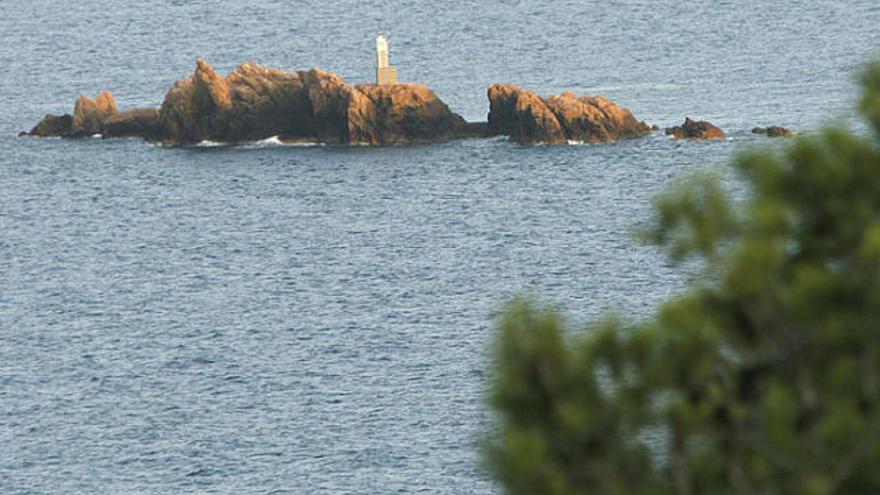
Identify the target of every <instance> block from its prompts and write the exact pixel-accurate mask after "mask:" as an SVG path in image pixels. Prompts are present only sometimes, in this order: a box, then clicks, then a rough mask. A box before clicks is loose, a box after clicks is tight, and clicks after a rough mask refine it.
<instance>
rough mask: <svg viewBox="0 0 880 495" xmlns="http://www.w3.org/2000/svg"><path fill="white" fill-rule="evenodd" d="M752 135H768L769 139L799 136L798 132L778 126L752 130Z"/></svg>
mask: <svg viewBox="0 0 880 495" xmlns="http://www.w3.org/2000/svg"><path fill="white" fill-rule="evenodd" d="M752 134H766V135H767V137H793V136H797V132H795V131H792V130H791V129H786V128H785V127H781V126H778V125H771V126H770V127H755V128H754V129H752Z"/></svg>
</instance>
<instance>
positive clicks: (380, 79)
mask: <svg viewBox="0 0 880 495" xmlns="http://www.w3.org/2000/svg"><path fill="white" fill-rule="evenodd" d="M376 84H397V67H382V68H380V69H376Z"/></svg>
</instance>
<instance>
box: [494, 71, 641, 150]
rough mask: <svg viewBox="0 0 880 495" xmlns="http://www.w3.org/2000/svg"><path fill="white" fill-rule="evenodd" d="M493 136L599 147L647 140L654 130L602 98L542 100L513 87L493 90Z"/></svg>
mask: <svg viewBox="0 0 880 495" xmlns="http://www.w3.org/2000/svg"><path fill="white" fill-rule="evenodd" d="M488 95H489V125H488V132H489V134H491V135H507V136H510V139H511V140H513V141H515V142H517V143H521V144H532V143H565V142H568V141H580V142H587V143H599V142H605V141H616V140H618V139H629V138H637V137H641V136H644V135H646V134H648V133H650V132H651V128H650V127H649V126H648V125H647V124H645V123H644V122H639V121H638V120H636V118H635V117H633V115H632V113H630V111H629V110H627V109H625V108H622V107H620V106H619V105H617V104H615V103H614V102H612V101H611V100H608V99H607V98H603V97H601V96H595V97H594V96H582V97H577V96H575V95H574V94H573V93H563V94H561V95H554V96H551V97H549V98H542V97H540V96H538V95H537V94H535V93H534V92H532V91H528V90H525V89H522V88H519V87H517V86H513V85H509V84H493V85H491V86H489V90H488Z"/></svg>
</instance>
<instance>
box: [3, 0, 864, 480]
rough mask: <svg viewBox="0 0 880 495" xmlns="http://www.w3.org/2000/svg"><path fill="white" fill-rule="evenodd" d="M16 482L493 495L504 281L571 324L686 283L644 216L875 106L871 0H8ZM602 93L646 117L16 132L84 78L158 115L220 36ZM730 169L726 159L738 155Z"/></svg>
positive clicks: (355, 69)
mask: <svg viewBox="0 0 880 495" xmlns="http://www.w3.org/2000/svg"><path fill="white" fill-rule="evenodd" d="M0 12H2V14H0V67H2V73H0V95H2V98H0V102H2V112H0V493H2V494H130V493H135V494H181V493H235V494H245V493H248V494H250V493H253V494H389V493H407V494H409V493H430V494H441V495H453V494H499V493H502V489H501V487H500V486H499V485H498V484H497V483H496V482H494V481H493V479H492V476H491V474H490V472H489V470H488V469H487V468H486V465H485V463H484V461H483V454H482V453H483V445H484V444H485V441H486V439H487V438H488V437H489V436H490V435H491V432H492V431H493V429H494V428H495V425H496V423H495V417H494V413H493V412H492V410H491V409H490V408H489V406H488V405H487V401H486V398H487V389H488V386H489V382H490V379H491V376H492V355H493V345H494V342H495V333H496V322H497V318H498V315H499V314H500V313H501V312H503V310H504V308H505V305H506V304H508V303H509V301H510V300H511V299H512V298H515V297H518V296H526V297H530V298H533V299H534V300H536V301H540V303H541V304H544V305H547V306H550V307H554V308H556V309H558V310H559V311H560V312H561V314H563V315H564V317H565V319H566V321H567V322H568V325H569V327H570V329H571V331H572V332H573V333H576V332H588V331H589V330H588V327H589V325H590V324H591V322H596V321H600V320H601V319H602V318H604V317H605V316H606V315H608V314H611V313H616V314H618V315H620V317H622V318H624V319H626V320H629V321H639V320H643V319H646V318H650V317H651V315H652V314H653V312H654V311H655V309H656V308H657V306H658V305H659V304H660V303H662V301H664V300H665V299H668V298H669V297H672V296H674V295H675V294H677V293H680V292H681V291H683V290H684V289H685V287H686V286H687V283H688V280H689V278H690V275H689V274H688V273H687V270H683V269H682V267H679V266H676V265H674V264H672V263H670V262H669V261H668V260H667V259H666V258H665V257H664V254H663V253H662V252H661V250H659V249H658V248H656V247H651V246H645V245H642V244H640V243H639V242H638V241H637V240H636V238H635V236H634V232H635V231H636V230H637V229H638V228H640V226H644V225H646V224H647V223H649V222H650V221H651V218H652V212H653V210H652V203H651V202H652V198H654V197H656V195H657V194H658V193H660V192H661V191H663V190H665V189H667V188H669V187H670V186H672V185H673V184H675V183H676V182H677V181H680V180H682V179H683V178H685V177H687V176H688V175H691V174H694V173H697V172H706V171H708V172H710V173H718V174H720V175H721V176H723V177H725V181H727V182H728V183H729V184H730V185H731V187H734V188H736V187H738V186H737V184H738V182H737V179H736V178H735V174H733V172H732V171H731V170H732V167H731V165H730V164H731V162H732V160H734V159H735V157H736V155H737V154H738V153H740V152H741V151H742V150H745V149H754V148H767V147H770V148H776V149H779V148H782V147H784V146H787V143H788V142H790V141H785V140H781V141H780V140H770V139H768V138H765V137H763V136H757V135H754V134H752V133H751V132H750V130H751V128H752V127H755V126H767V125H782V126H785V127H790V128H793V129H796V130H798V131H800V132H802V133H805V134H810V133H814V132H817V131H818V130H819V129H821V128H822V126H823V125H825V124H835V123H836V124H845V123H847V122H851V121H853V120H854V116H855V112H854V110H853V108H854V105H855V103H856V101H857V98H858V92H859V86H858V78H859V74H860V71H861V70H862V68H863V67H864V64H865V63H866V62H867V61H868V60H870V59H871V58H872V57H878V56H880V51H878V49H880V29H878V26H880V4H878V3H877V1H876V0H845V1H836V0H809V1H795V0H791V1H788V0H786V1H779V0H776V1H759V0H737V1H723V0H719V1H716V2H681V1H672V0H656V1H642V0H614V1H602V2H598V1H574V0H555V1H553V2H542V1H536V0H510V1H486V0H480V1H477V0H455V1H452V0H434V1H431V2H424V1H390V0H360V1H352V0H301V1H296V2H294V1H280V0H261V1H250V2H239V1H233V0H213V1H207V0H201V1H199V0H192V1H184V0H140V1H137V2H122V1H119V2H107V1H96V0H77V1H76V2H60V1H56V0H0ZM380 32H381V33H387V34H388V35H390V40H391V41H390V43H391V63H392V64H393V65H394V66H396V67H397V68H398V72H399V75H400V78H401V79H402V80H404V81H409V82H420V83H425V84H427V85H429V86H430V87H431V88H433V89H434V90H435V91H436V93H437V94H438V95H439V96H440V97H441V98H442V99H443V100H444V101H445V102H447V103H448V104H449V106H450V108H451V109H452V110H453V111H455V112H458V113H460V114H461V115H463V116H464V117H465V118H466V119H468V120H473V121H479V120H485V119H486V115H487V112H488V101H487V98H486V88H487V86H488V85H489V84H491V83H495V82H506V83H513V84H517V85H520V86H523V87H526V88H529V89H532V90H535V91H537V92H538V93H540V94H544V95H548V94H552V93H559V92H563V91H572V92H575V93H577V94H591V95H603V96H607V97H609V98H611V99H612V100H614V101H616V102H618V103H620V104H621V105H623V106H625V107H627V108H629V109H630V110H632V112H633V113H634V114H635V116H636V117H637V118H638V119H640V120H645V121H647V122H648V123H650V124H657V125H659V126H660V127H661V128H663V127H666V126H672V125H678V124H680V123H681V122H683V121H684V119H685V117H686V116H689V117H692V118H696V119H707V120H709V121H711V122H713V123H715V124H716V125H718V126H719V127H721V128H722V129H724V130H725V131H727V133H728V138H727V139H726V140H723V141H713V142H684V141H675V140H672V139H671V138H669V137H667V136H665V135H663V133H662V132H659V133H654V134H652V135H651V136H649V137H646V138H643V139H638V140H633V141H624V142H617V143H608V144H596V145H577V144H573V145H558V146H541V145H538V146H519V145H516V144H513V143H510V142H508V141H507V140H506V139H504V138H492V139H468V140H460V141H454V142H448V143H441V144H431V145H418V146H394V147H376V148H373V147H346V146H330V145H327V146H319V145H315V146H287V145H282V144H280V143H279V142H278V141H277V140H267V141H262V142H255V143H246V144H240V145H234V146H231V145H226V144H224V143H202V144H201V145H199V146H193V147H177V148H168V147H161V146H156V145H152V144H148V143H144V142H142V141H140V140H136V139H120V140H102V139H82V140H62V139H39V138H27V137H24V138H20V137H17V136H16V134H17V133H18V132H19V131H22V130H28V129H30V128H31V127H32V126H33V125H34V124H35V123H36V122H37V121H38V120H39V119H40V118H41V117H42V116H43V115H44V114H46V113H64V112H72V110H73V103H74V101H75V99H76V98H77V96H78V95H79V94H81V93H84V94H87V95H90V96H92V97H94V96H95V95H96V94H97V93H98V92H99V91H102V90H110V91H112V92H113V94H114V95H115V96H116V98H117V101H118V103H119V106H120V107H121V108H123V109H128V108H134V107H144V106H149V107H158V106H159V105H160V104H161V102H162V99H163V97H164V94H165V92H166V91H167V90H168V88H170V87H171V85H172V84H173V83H174V81H176V80H178V79H181V78H183V77H185V76H187V75H188V74H191V73H192V72H193V70H194V68H195V62H196V59H197V58H198V57H204V58H205V59H206V60H208V61H209V62H210V63H211V64H213V65H214V66H215V67H216V68H217V69H218V71H219V72H220V73H221V74H226V73H228V72H230V71H232V70H234V69H235V67H236V66H237V65H238V64H240V63H243V62H245V61H255V62H258V63H261V64H264V65H269V66H272V67H278V68H282V69H288V70H301V69H308V68H311V67H321V68H323V69H325V70H330V71H334V72H337V73H338V74H340V75H341V76H342V77H343V78H345V79H346V80H347V81H349V82H352V83H356V82H369V81H372V80H373V78H374V57H375V54H374V49H375V37H376V35H377V33H380ZM730 176H733V177H730Z"/></svg>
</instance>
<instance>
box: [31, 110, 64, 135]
mask: <svg viewBox="0 0 880 495" xmlns="http://www.w3.org/2000/svg"><path fill="white" fill-rule="evenodd" d="M72 125H73V116H72V115H70V114H69V113H66V114H64V115H52V114H51V113H50V114H46V116H45V117H43V119H42V120H40V121H39V122H38V123H37V125H35V126H34V128H33V129H31V130H30V132H21V133H19V136H37V137H51V136H69V135H70V127H71V126H72Z"/></svg>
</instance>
